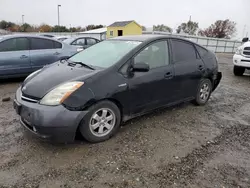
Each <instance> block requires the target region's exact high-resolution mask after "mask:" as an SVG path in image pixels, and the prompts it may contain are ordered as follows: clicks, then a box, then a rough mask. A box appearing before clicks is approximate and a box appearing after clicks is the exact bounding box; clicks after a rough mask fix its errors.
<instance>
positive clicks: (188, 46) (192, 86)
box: [171, 39, 205, 100]
mask: <svg viewBox="0 0 250 188" xmlns="http://www.w3.org/2000/svg"><path fill="white" fill-rule="evenodd" d="M171 46H172V56H173V63H174V70H175V77H176V79H177V80H178V94H177V96H178V98H179V99H180V100H182V99H186V98H189V97H193V96H195V94H196V92H197V87H198V84H199V82H200V80H201V78H202V77H203V75H204V74H205V65H204V63H203V61H202V60H201V59H200V57H199V55H198V53H197V51H196V49H195V47H194V44H193V43H191V42H188V41H184V40H181V39H171Z"/></svg>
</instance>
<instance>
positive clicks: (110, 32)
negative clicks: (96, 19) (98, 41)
mask: <svg viewBox="0 0 250 188" xmlns="http://www.w3.org/2000/svg"><path fill="white" fill-rule="evenodd" d="M141 34H142V27H141V26H140V25H139V24H138V23H136V22H135V21H122V22H115V23H113V24H111V25H110V26H108V27H107V38H112V37H117V36H124V35H141Z"/></svg>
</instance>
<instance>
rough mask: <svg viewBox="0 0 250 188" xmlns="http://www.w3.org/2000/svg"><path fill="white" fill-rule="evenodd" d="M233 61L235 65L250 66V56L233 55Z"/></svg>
mask: <svg viewBox="0 0 250 188" xmlns="http://www.w3.org/2000/svg"><path fill="white" fill-rule="evenodd" d="M233 63H234V65H235V66H239V67H245V68H250V57H245V56H242V55H237V54H235V55H234V56H233Z"/></svg>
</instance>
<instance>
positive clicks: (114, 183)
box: [0, 55, 250, 188]
mask: <svg viewBox="0 0 250 188" xmlns="http://www.w3.org/2000/svg"><path fill="white" fill-rule="evenodd" d="M218 57H219V65H220V70H221V71H222V73H223V79H222V81H221V84H220V85H219V87H218V88H217V89H216V91H215V92H214V93H213V94H212V96H211V99H210V101H209V102H208V104H207V105H206V106H203V107H197V106H194V105H192V104H190V103H186V104H181V105H178V106H174V107H171V108H167V109H165V110H161V111H157V112H155V113H153V114H150V115H146V116H143V117H140V118H136V119H134V120H132V121H129V122H127V123H126V124H125V125H123V126H122V128H121V129H120V131H119V133H118V134H117V135H116V136H115V137H113V138H112V139H110V140H108V141H106V142H103V143H99V144H89V143H87V142H85V141H82V140H79V141H76V143H75V144H70V145H52V144H49V143H44V142H41V141H39V140H37V139H35V138H33V137H30V136H29V135H28V134H27V133H25V131H24V129H23V128H22V127H21V126H20V124H19V122H18V116H17V115H16V114H15V112H14V110H13V108H12V100H11V101H8V102H0V187H1V188H4V187H16V188H21V187H37V188H38V187H39V188H45V187H46V188H47V187H52V188H57V187H64V188H70V187H72V188H73V187H74V188H78V187H79V188H116V187H119V188H126V187H129V188H130V187H131V188H137V187H138V188H139V187H140V188H141V187H150V188H160V187H164V188H165V187H178V188H179V187H194V188H196V187H197V188H200V187H211V188H214V187H220V188H223V187H225V188H231V187H233V188H235V187H250V126H249V121H250V111H249V109H250V98H249V97H250V87H249V85H250V76H249V75H245V76H243V77H235V76H234V75H233V73H232V68H233V66H232V56H231V55H218ZM19 83H20V81H7V82H4V83H2V84H1V85H0V98H2V97H8V96H10V97H11V98H12V99H13V96H14V92H15V90H16V89H17V87H18V85H19Z"/></svg>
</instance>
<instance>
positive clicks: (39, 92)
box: [22, 62, 100, 100]
mask: <svg viewBox="0 0 250 188" xmlns="http://www.w3.org/2000/svg"><path fill="white" fill-rule="evenodd" d="M99 71H100V70H91V69H87V68H84V67H81V66H79V65H76V66H74V67H72V66H69V65H68V63H60V62H59V63H54V64H52V65H50V66H47V67H45V68H43V69H42V70H41V71H40V72H39V73H37V74H35V75H34V76H33V77H31V78H28V79H27V80H25V81H24V83H23V85H22V94H23V95H24V96H27V97H31V98H34V99H37V100H38V99H41V98H42V97H43V96H44V95H45V94H46V93H48V92H49V91H50V90H52V89H53V88H55V87H56V86H58V85H60V84H62V83H64V82H67V81H84V80H85V79H86V78H89V77H90V76H92V75H94V74H96V73H97V72H99Z"/></svg>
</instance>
